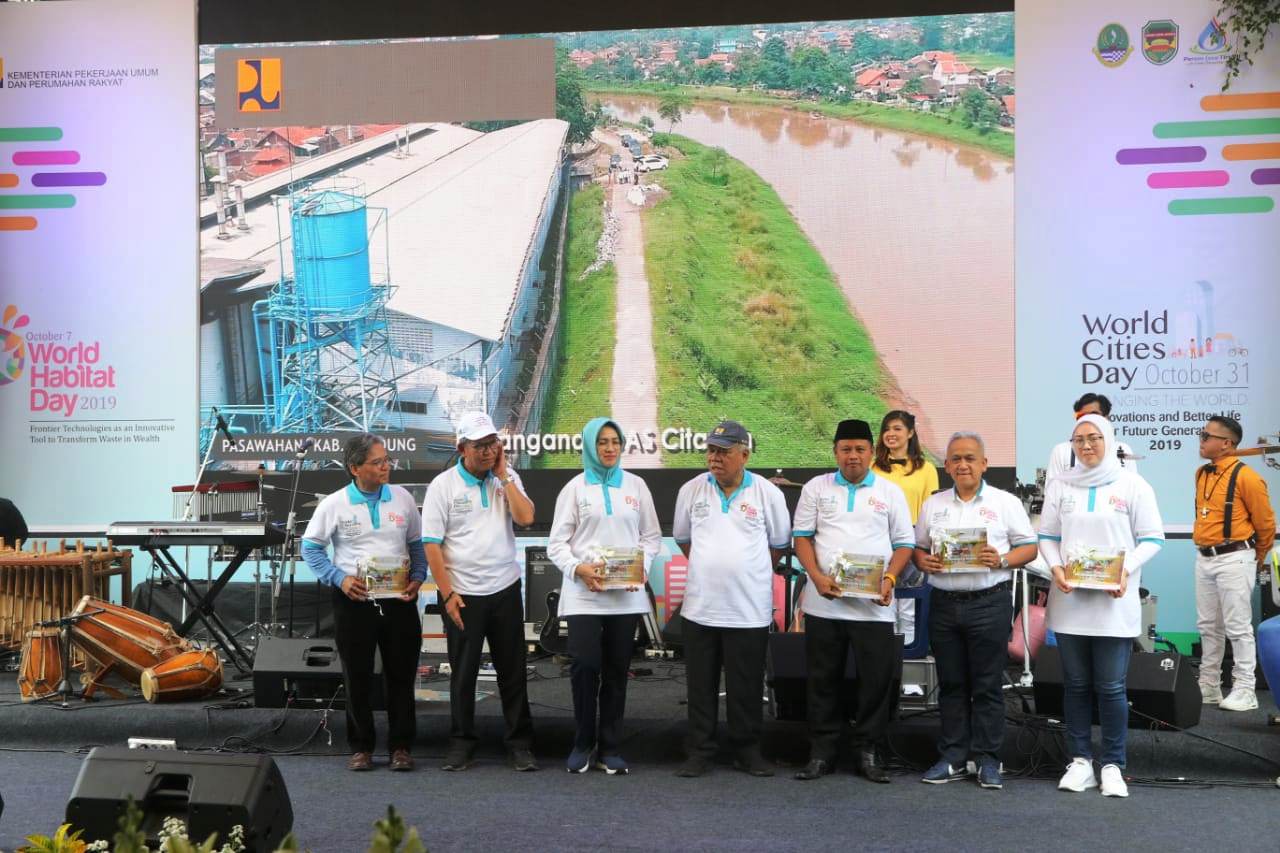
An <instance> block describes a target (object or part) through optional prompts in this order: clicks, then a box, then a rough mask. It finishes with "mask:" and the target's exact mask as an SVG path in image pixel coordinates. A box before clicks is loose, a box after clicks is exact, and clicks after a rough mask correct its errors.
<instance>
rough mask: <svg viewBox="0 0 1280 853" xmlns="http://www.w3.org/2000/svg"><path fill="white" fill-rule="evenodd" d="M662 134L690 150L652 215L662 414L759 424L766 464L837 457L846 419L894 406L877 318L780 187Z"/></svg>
mask: <svg viewBox="0 0 1280 853" xmlns="http://www.w3.org/2000/svg"><path fill="white" fill-rule="evenodd" d="M660 138H665V139H666V140H667V141H668V142H669V143H670V144H671V145H672V146H673V147H675V148H677V149H679V152H680V153H681V154H683V155H684V156H680V154H677V155H676V156H674V157H673V158H672V160H671V168H670V169H668V170H666V171H663V172H658V173H655V174H654V175H653V176H652V180H653V181H654V182H656V183H658V184H660V185H661V186H662V187H663V188H665V189H666V190H668V191H669V195H667V196H665V197H663V198H662V199H661V200H660V201H659V202H657V203H656V204H655V205H654V206H653V207H652V208H650V209H647V210H646V211H645V212H644V232H645V270H646V273H647V276H648V279H649V292H650V298H651V300H652V302H653V314H654V331H653V336H654V349H655V351H656V354H657V363H658V386H659V397H658V421H659V423H660V424H662V425H663V426H672V425H686V426H689V427H692V428H695V429H698V430H708V429H710V428H711V427H712V426H714V425H715V424H716V422H717V421H719V420H720V419H721V418H725V417H731V418H734V419H736V420H740V421H742V422H743V423H744V424H745V425H746V426H747V428H748V429H750V430H752V431H753V432H754V433H755V434H756V436H757V438H758V440H759V446H758V447H757V450H756V453H755V454H754V455H753V456H752V463H751V464H752V465H754V466H756V467H758V468H759V467H770V466H784V465H785V466H795V465H824V464H826V463H827V462H828V461H829V459H830V454H831V435H832V433H833V432H834V430H835V425H836V423H837V422H838V421H839V420H841V419H842V418H849V417H860V418H865V419H867V420H869V421H871V422H872V423H879V420H880V418H881V417H882V416H883V415H884V412H885V411H886V406H885V404H884V401H883V399H882V394H883V392H884V390H885V384H886V379H885V376H884V375H883V373H882V371H881V368H880V365H879V360H878V358H877V356H876V352H875V348H874V346H873V345H872V343H871V340H870V338H869V336H868V335H867V331H866V329H865V328H863V326H862V324H861V323H860V322H859V321H858V320H857V319H856V318H855V317H854V316H853V313H852V312H851V311H850V309H849V306H848V303H847V302H846V300H845V296H844V294H843V293H842V292H841V290H840V287H839V285H838V284H837V282H836V280H835V276H834V275H833V274H832V272H831V270H830V269H829V268H828V267H827V264H826V262H825V261H824V260H823V259H822V256H821V255H820V254H819V253H818V250H817V249H816V248H815V247H814V245H813V244H812V243H811V242H810V241H809V238H808V237H807V236H806V235H805V234H804V232H802V231H801V230H800V226H799V225H798V224H797V223H796V221H795V219H794V218H793V217H792V216H791V213H790V211H788V210H787V208H786V205H785V204H783V202H782V200H781V199H780V198H779V197H778V195H777V193H775V192H774V190H773V188H772V187H770V186H769V185H768V184H767V183H765V182H764V181H763V180H761V179H760V177H759V176H758V175H757V174H756V173H755V172H753V171H752V170H751V169H748V168H747V167H746V166H744V165H743V164H742V163H740V162H738V161H737V160H734V159H733V158H731V157H728V156H727V155H724V154H723V152H720V153H719V155H717V153H716V152H714V151H713V150H712V149H709V148H707V147H705V146H703V145H699V144H698V143H696V142H693V141H692V140H690V139H687V138H685V137H682V136H666V137H660ZM695 458H696V457H690V456H689V455H687V454H682V455H681V456H680V457H679V464H690V463H692V464H698V462H700V461H701V460H700V459H697V461H694V459H695ZM667 460H668V464H671V463H672V462H674V461H675V459H674V458H673V457H671V456H668V457H667Z"/></svg>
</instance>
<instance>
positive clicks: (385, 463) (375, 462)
mask: <svg viewBox="0 0 1280 853" xmlns="http://www.w3.org/2000/svg"><path fill="white" fill-rule="evenodd" d="M391 462H392V459H391V457H390V456H380V457H379V458H377V459H366V460H364V464H366V465H372V466H374V467H375V468H390V467H391Z"/></svg>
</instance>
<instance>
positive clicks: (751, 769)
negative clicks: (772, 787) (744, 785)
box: [733, 752, 774, 778]
mask: <svg viewBox="0 0 1280 853" xmlns="http://www.w3.org/2000/svg"><path fill="white" fill-rule="evenodd" d="M733 769H734V770H741V771H742V772H743V773H748V774H750V775H752V776H759V777H761V778H763V777H765V776H772V775H773V772H774V771H773V764H772V763H770V762H769V761H766V760H765V757H764V756H763V755H761V754H760V753H758V752H748V753H746V754H744V755H739V756H738V757H737V758H735V759H734V760H733Z"/></svg>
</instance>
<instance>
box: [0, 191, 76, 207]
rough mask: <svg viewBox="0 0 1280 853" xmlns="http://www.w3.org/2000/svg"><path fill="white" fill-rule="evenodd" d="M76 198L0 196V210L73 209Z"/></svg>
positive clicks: (60, 196)
mask: <svg viewBox="0 0 1280 853" xmlns="http://www.w3.org/2000/svg"><path fill="white" fill-rule="evenodd" d="M75 206H76V197H75V196H73V195H67V194H62V193H56V194H50V195H0V210H47V209H49V208H64V207H75Z"/></svg>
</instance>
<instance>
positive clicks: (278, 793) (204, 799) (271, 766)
mask: <svg viewBox="0 0 1280 853" xmlns="http://www.w3.org/2000/svg"><path fill="white" fill-rule="evenodd" d="M130 799H132V800H133V801H134V802H135V803H137V805H138V807H139V808H140V809H141V810H142V814H143V822H142V830H143V832H145V833H146V836H147V841H148V842H150V843H152V844H156V843H158V841H159V834H160V830H161V829H163V827H164V820H165V818H168V817H178V818H181V819H182V820H183V821H184V822H186V824H187V827H188V835H189V837H190V838H191V839H192V840H193V841H195V842H196V843H198V844H199V843H203V842H204V840H205V839H206V838H208V837H209V835H210V833H214V832H216V833H218V844H219V845H221V844H222V843H223V842H225V841H226V840H227V837H228V835H229V834H230V832H231V829H232V828H233V827H235V826H242V827H244V845H245V849H247V850H250V851H271V850H275V849H276V848H277V847H278V846H279V844H280V842H281V841H282V840H284V837H285V836H286V835H288V834H289V831H290V830H291V829H292V828H293V806H292V804H291V803H290V802H289V792H288V790H286V788H285V784H284V777H283V776H281V775H280V768H279V767H277V766H276V763H275V761H273V760H272V759H271V757H270V756H266V755H230V754H223V753H217V754H215V753H203V752H202V753H194V752H180V751H177V750H163V749H127V748H125V747H106V746H99V747H95V748H94V749H93V750H91V751H90V752H89V755H88V757H87V758H85V760H84V763H83V764H81V765H80V775H79V776H77V777H76V784H75V787H74V788H73V789H72V791H71V799H69V800H68V801H67V816H66V821H67V823H69V824H71V825H72V826H74V827H76V828H77V829H83V830H84V840H85V841H89V842H92V841H102V840H106V841H110V840H111V839H112V838H113V837H114V836H115V833H116V830H117V828H118V827H117V821H119V819H120V817H121V815H123V814H124V813H125V809H126V808H127V805H128V802H129V800H130Z"/></svg>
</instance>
